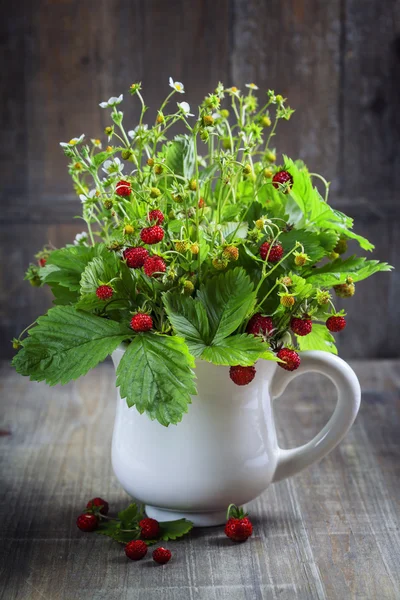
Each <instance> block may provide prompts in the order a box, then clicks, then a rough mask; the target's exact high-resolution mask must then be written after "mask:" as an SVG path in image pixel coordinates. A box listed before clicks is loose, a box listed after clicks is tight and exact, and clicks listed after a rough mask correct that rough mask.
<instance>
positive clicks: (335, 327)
mask: <svg viewBox="0 0 400 600" xmlns="http://www.w3.org/2000/svg"><path fill="white" fill-rule="evenodd" d="M325 325H326V326H327V328H328V329H329V331H333V332H337V331H342V329H344V328H345V327H346V319H345V318H344V317H341V316H340V315H332V317H329V319H327V321H326V323H325Z"/></svg>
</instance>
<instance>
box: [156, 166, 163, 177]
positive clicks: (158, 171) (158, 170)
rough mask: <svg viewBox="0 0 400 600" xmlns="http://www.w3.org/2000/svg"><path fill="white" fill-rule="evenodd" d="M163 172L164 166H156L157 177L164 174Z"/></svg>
mask: <svg viewBox="0 0 400 600" xmlns="http://www.w3.org/2000/svg"><path fill="white" fill-rule="evenodd" d="M163 171H164V168H163V166H162V165H156V166H155V167H154V173H155V174H156V175H161V173H162V172H163Z"/></svg>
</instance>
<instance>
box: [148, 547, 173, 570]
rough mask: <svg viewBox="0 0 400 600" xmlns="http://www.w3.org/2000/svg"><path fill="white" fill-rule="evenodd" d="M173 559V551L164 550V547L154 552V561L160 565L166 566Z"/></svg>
mask: <svg viewBox="0 0 400 600" xmlns="http://www.w3.org/2000/svg"><path fill="white" fill-rule="evenodd" d="M171 557H172V554H171V551H170V550H168V549H167V548H163V547H162V546H160V547H159V548H156V549H155V550H154V551H153V560H154V561H155V562H156V563H158V564H159V565H165V564H166V563H167V562H168V561H169V560H171Z"/></svg>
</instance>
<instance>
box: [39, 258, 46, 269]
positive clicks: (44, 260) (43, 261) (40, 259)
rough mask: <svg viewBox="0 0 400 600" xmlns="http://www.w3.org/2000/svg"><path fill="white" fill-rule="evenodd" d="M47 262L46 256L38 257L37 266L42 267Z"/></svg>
mask: <svg viewBox="0 0 400 600" xmlns="http://www.w3.org/2000/svg"><path fill="white" fill-rule="evenodd" d="M46 263H47V258H39V266H40V267H44V266H45V264H46Z"/></svg>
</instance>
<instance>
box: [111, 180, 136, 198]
mask: <svg viewBox="0 0 400 600" xmlns="http://www.w3.org/2000/svg"><path fill="white" fill-rule="evenodd" d="M131 191H132V187H131V184H130V183H129V181H125V180H124V179H121V181H118V183H117V186H116V188H115V192H116V193H117V194H118V196H129V195H130V193H131Z"/></svg>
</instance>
